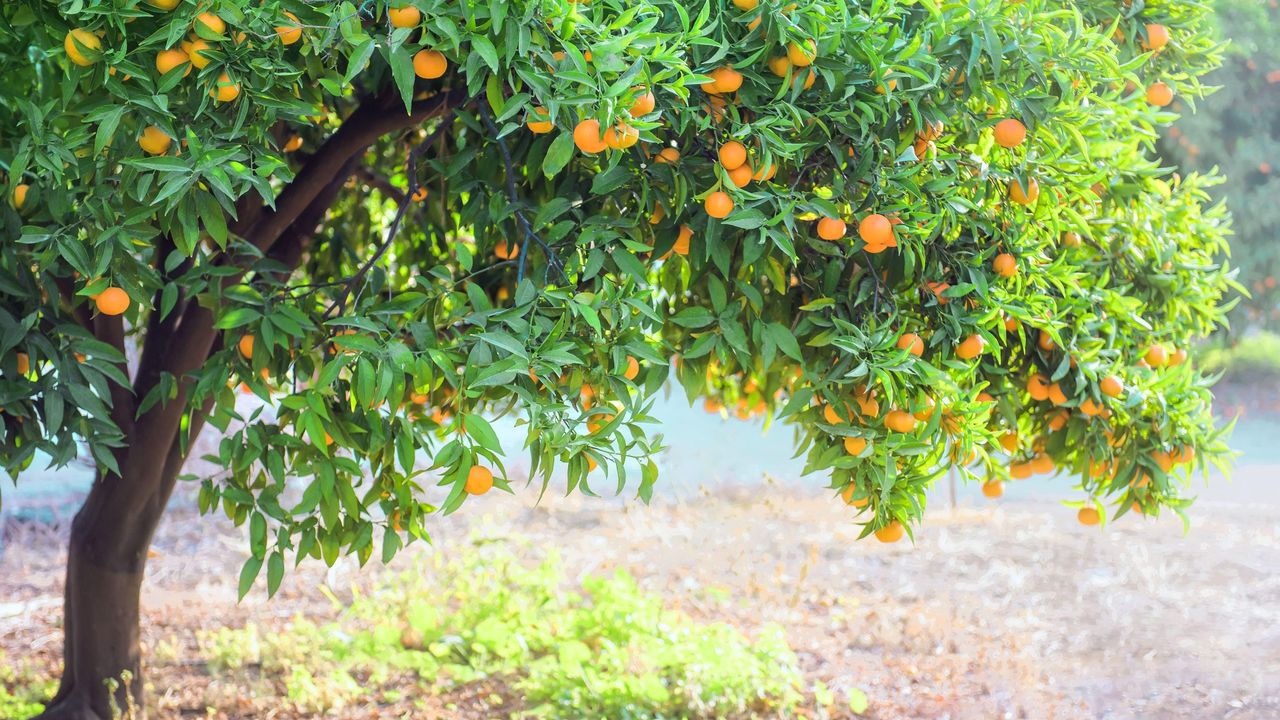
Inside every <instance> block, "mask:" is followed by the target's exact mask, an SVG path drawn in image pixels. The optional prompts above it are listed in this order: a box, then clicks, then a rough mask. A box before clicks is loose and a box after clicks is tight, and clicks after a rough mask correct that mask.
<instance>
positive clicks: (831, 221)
mask: <svg viewBox="0 0 1280 720" xmlns="http://www.w3.org/2000/svg"><path fill="white" fill-rule="evenodd" d="M846 231H848V227H847V226H846V225H845V224H844V221H843V220H841V219H840V218H833V217H824V218H822V219H821V220H819V221H818V237H820V238H822V239H823V240H839V239H840V238H842V237H844V234H845V232H846Z"/></svg>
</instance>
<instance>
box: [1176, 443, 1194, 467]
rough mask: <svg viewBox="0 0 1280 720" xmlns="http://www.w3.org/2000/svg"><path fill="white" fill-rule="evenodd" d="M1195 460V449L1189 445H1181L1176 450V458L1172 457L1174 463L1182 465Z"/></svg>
mask: <svg viewBox="0 0 1280 720" xmlns="http://www.w3.org/2000/svg"><path fill="white" fill-rule="evenodd" d="M1195 459H1196V449H1195V448H1193V447H1191V446H1190V445H1183V446H1182V447H1181V448H1180V449H1179V450H1178V454H1177V456H1175V457H1174V461H1175V462H1178V463H1182V464H1185V463H1189V462H1191V461H1192V460H1195Z"/></svg>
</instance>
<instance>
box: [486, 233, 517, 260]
mask: <svg viewBox="0 0 1280 720" xmlns="http://www.w3.org/2000/svg"><path fill="white" fill-rule="evenodd" d="M493 254H494V255H497V256H498V258H500V259H502V260H514V259H515V258H517V257H519V256H520V243H509V242H507V241H506V238H503V239H502V240H499V241H498V242H497V243H496V244H495V245H494V246H493Z"/></svg>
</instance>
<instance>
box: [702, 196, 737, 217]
mask: <svg viewBox="0 0 1280 720" xmlns="http://www.w3.org/2000/svg"><path fill="white" fill-rule="evenodd" d="M702 206H703V207H704V208H705V209H706V211H707V214H708V215H710V216H711V217H713V218H716V219H718V220H723V219H724V218H727V217H729V213H731V212H733V198H731V197H729V194H728V193H726V192H724V191H722V190H717V191H715V192H713V193H711V194H710V195H708V196H707V199H706V200H704V201H703V202H702Z"/></svg>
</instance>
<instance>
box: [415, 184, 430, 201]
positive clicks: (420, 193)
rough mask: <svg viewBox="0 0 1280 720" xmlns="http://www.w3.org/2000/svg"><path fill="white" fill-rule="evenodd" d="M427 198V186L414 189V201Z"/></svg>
mask: <svg viewBox="0 0 1280 720" xmlns="http://www.w3.org/2000/svg"><path fill="white" fill-rule="evenodd" d="M426 199H427V189H426V188H424V187H420V188H418V189H417V190H414V191H413V201H414V202H422V201H423V200H426Z"/></svg>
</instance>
